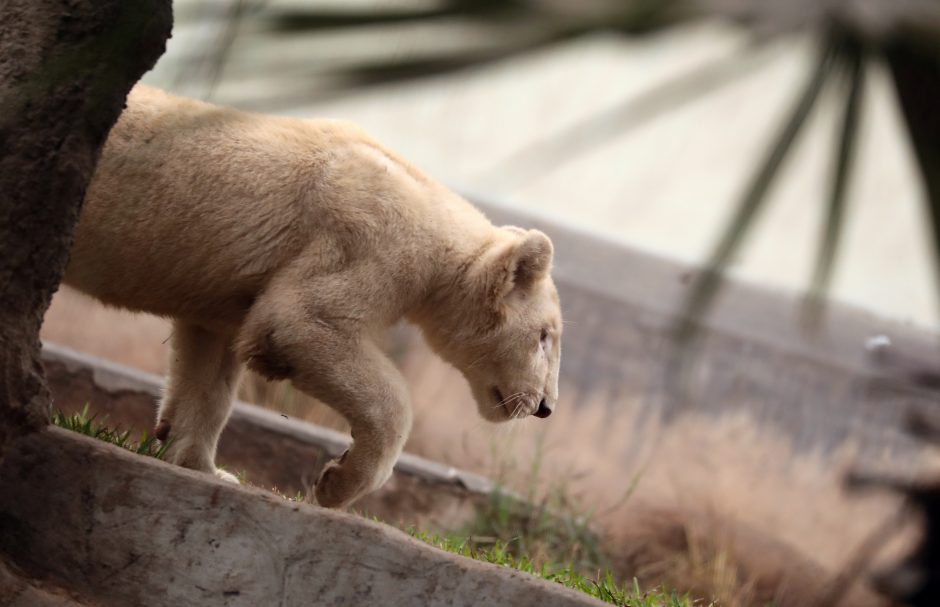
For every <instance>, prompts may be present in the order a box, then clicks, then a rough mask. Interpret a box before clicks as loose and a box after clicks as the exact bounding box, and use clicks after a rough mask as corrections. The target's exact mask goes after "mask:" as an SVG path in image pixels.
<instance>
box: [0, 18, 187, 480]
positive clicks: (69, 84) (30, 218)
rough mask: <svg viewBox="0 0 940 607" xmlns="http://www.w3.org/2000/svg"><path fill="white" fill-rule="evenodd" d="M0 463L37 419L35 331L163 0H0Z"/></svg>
mask: <svg viewBox="0 0 940 607" xmlns="http://www.w3.org/2000/svg"><path fill="white" fill-rule="evenodd" d="M0 16H2V18H0V461H2V458H3V454H4V452H5V451H6V448H7V447H8V446H9V444H10V442H11V440H12V439H13V438H15V437H16V436H18V435H21V434H26V433H29V432H31V431H32V430H35V429H36V428H39V427H42V426H43V425H44V423H45V421H46V419H47V417H48V404H49V393H48V391H47V389H46V386H45V383H44V380H43V374H42V367H41V365H40V362H39V349H40V345H39V327H40V324H41V323H42V317H43V314H44V313H45V311H46V309H47V308H48V306H49V302H50V300H51V298H52V294H53V293H54V292H55V290H56V288H57V287H58V284H59V281H60V279H61V277H62V272H63V270H64V268H65V264H66V261H67V259H68V251H69V248H70V245H71V242H72V232H73V228H74V226H75V223H76V221H77V219H78V214H79V210H80V208H81V202H82V198H83V197H84V194H85V188H86V186H87V185H88V181H89V179H90V178H91V174H92V171H93V169H94V166H95V163H96V162H97V159H98V156H99V154H100V151H101V147H102V145H103V144H104V141H105V138H106V137H107V134H108V131H109V130H110V129H111V126H112V125H113V124H114V122H115V121H116V120H117V117H118V115H119V114H120V112H121V110H122V109H123V107H124V102H125V99H126V97H127V93H128V91H129V90H130V88H131V87H132V86H133V84H134V83H135V82H136V81H137V80H138V79H139V78H140V76H141V75H142V74H143V73H144V72H146V71H147V70H149V69H150V68H151V67H153V64H154V63H155V62H156V60H157V58H158V57H160V55H161V54H163V51H164V48H165V44H166V40H167V38H169V35H170V29H171V27H172V22H173V15H172V8H171V3H170V0H134V1H133V2H128V1H127V0H72V1H69V2H65V1H56V0H0Z"/></svg>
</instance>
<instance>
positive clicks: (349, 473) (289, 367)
mask: <svg viewBox="0 0 940 607" xmlns="http://www.w3.org/2000/svg"><path fill="white" fill-rule="evenodd" d="M277 295H278V296H279V298H280V301H277V300H276V299H277V298H276V297H275V295H274V294H271V295H269V297H267V298H265V297H262V298H261V299H259V300H258V302H256V304H255V306H254V307H253V308H252V311H251V312H250V313H249V317H248V320H247V322H246V323H245V325H244V326H243V328H242V333H241V334H240V335H239V338H238V350H239V354H240V356H241V357H242V358H243V360H245V362H246V363H247V365H248V367H249V368H251V369H253V370H255V371H257V372H259V373H261V374H262V375H266V376H267V377H268V378H269V379H290V380H291V382H292V383H293V385H294V386H295V387H297V388H298V389H300V390H301V391H303V392H305V393H307V394H309V395H311V396H313V397H314V398H317V399H318V400H320V401H322V402H324V403H325V404H327V405H328V406H329V407H331V408H333V409H334V410H336V411H337V412H338V413H340V414H341V415H343V417H345V418H346V420H347V421H348V422H349V425H350V427H351V432H352V437H353V444H352V446H351V447H350V448H349V450H348V451H347V452H346V453H345V454H343V456H342V457H341V458H339V459H338V460H334V461H332V462H330V463H329V464H327V466H326V467H325V468H324V470H323V471H322V473H321V474H320V478H319V480H318V481H317V484H316V486H315V496H316V502H317V503H318V504H319V505H321V506H326V507H329V508H339V507H344V506H347V505H349V504H350V503H352V502H353V501H355V500H356V498H358V497H360V496H362V495H363V494H365V493H368V492H369V491H372V490H374V489H377V488H378V487H380V486H381V485H382V484H383V483H384V482H385V481H386V480H388V477H389V476H391V473H392V468H393V466H394V465H395V461H396V460H397V459H398V456H399V455H400V454H401V451H402V448H403V447H404V444H405V440H406V439H407V437H408V432H409V431H410V429H411V405H410V402H409V399H408V392H407V387H406V385H405V380H404V378H403V377H402V376H401V374H400V373H399V372H398V370H397V369H396V368H395V366H394V365H393V364H392V362H391V361H390V360H389V359H388V358H387V357H386V356H385V354H384V353H383V352H382V351H381V349H380V348H379V347H378V346H377V345H376V344H375V342H374V341H373V339H372V338H371V337H369V336H368V335H367V334H365V332H364V331H362V330H361V328H360V327H357V326H356V325H355V323H349V324H334V323H332V322H330V321H329V320H324V319H322V318H321V319H318V318H316V317H315V316H313V315H310V314H309V310H310V308H306V309H307V310H308V313H307V314H304V306H302V305H296V306H289V305H284V302H285V301H287V302H290V301H293V302H295V303H296V302H297V301H298V300H299V299H301V298H302V297H303V295H302V294H298V293H294V294H285V293H284V292H278V293H277ZM295 295H296V297H295ZM266 300H267V301H266Z"/></svg>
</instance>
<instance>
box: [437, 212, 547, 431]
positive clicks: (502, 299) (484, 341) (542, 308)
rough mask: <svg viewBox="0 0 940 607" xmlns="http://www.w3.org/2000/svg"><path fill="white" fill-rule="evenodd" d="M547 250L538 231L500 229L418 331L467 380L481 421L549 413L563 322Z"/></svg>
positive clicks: (541, 234) (495, 420)
mask: <svg viewBox="0 0 940 607" xmlns="http://www.w3.org/2000/svg"><path fill="white" fill-rule="evenodd" d="M552 253H553V249H552V242H551V240H549V238H548V236H546V235H545V234H543V233H542V232H539V231H538V230H528V231H526V230H523V229H521V228H516V227H504V228H502V229H500V230H499V236H498V238H496V240H495V242H493V243H490V244H489V245H488V246H487V247H486V249H485V250H484V251H483V252H482V254H481V255H480V256H479V257H478V258H477V259H475V260H474V261H473V262H472V263H471V264H470V266H469V267H467V269H466V273H465V275H463V276H462V277H461V280H458V281H457V282H455V284H454V292H453V293H451V294H450V296H449V297H448V298H447V300H448V302H449V305H445V306H443V307H444V309H441V310H438V311H437V313H436V314H435V316H436V317H437V320H436V322H434V323H433V325H434V326H433V328H432V329H431V330H426V331H425V334H426V336H427V337H428V340H429V342H430V343H431V346H432V347H433V348H434V349H435V350H436V351H437V352H438V353H439V354H440V355H441V356H442V357H443V358H444V359H445V360H447V361H448V362H450V363H451V364H452V365H454V366H455V367H457V369H459V370H460V371H461V372H462V373H463V375H464V377H466V379H467V381H468V382H469V384H470V387H471V389H472V390H473V395H474V398H475V399H476V402H477V408H478V409H479V411H480V414H481V415H482V416H483V417H484V418H485V419H487V420H490V421H494V422H500V421H507V420H511V419H517V418H521V417H524V416H527V415H535V416H536V417H542V418H544V417H548V416H549V415H551V413H552V410H553V409H554V408H555V403H556V402H557V400H558V367H559V363H560V361H561V331H562V323H561V307H560V304H559V300H558V292H557V291H556V290H555V284H554V283H553V282H552V279H551V276H550V275H549V271H550V269H551V264H552ZM454 306H459V307H460V309H459V310H454V309H449V310H448V309H446V308H448V307H451V308H452V307H454Z"/></svg>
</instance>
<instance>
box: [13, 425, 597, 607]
mask: <svg viewBox="0 0 940 607" xmlns="http://www.w3.org/2000/svg"><path fill="white" fill-rule="evenodd" d="M66 478H67V479H69V482H68V483H67V484H66V485H63V483H62V479H66ZM0 487H3V492H2V495H0V527H2V529H3V533H0V549H2V551H3V553H4V554H5V555H6V558H7V559H8V561H9V562H11V563H13V564H14V565H15V566H16V567H17V568H18V569H19V570H20V571H22V572H24V573H26V574H28V575H31V576H33V577H35V578H37V579H39V580H40V581H42V582H43V583H47V584H52V585H55V586H59V587H65V588H68V589H69V590H71V591H73V592H75V593H76V594H77V595H78V597H80V598H81V599H83V600H88V601H89V602H93V603H94V604H98V605H136V606H140V607H146V606H150V605H204V606H215V605H220V606H221V605H225V606H229V607H235V606H239V605H245V606H251V607H255V606H257V605H283V606H291V605H389V606H395V605H401V606H412V605H449V606H463V605H466V606H470V605H513V606H516V607H528V606H532V607H542V606H544V605H553V606H555V605H557V606H569V605H570V606H585V607H586V606H590V605H601V603H599V602H598V601H595V600H593V599H591V598H589V597H587V596H585V595H583V594H580V593H577V592H574V591H572V590H568V589H566V588H563V587H562V586H560V585H557V584H553V583H550V582H545V581H543V580H539V579H536V578H534V577H532V576H529V575H525V574H521V573H518V572H515V571H512V570H510V569H507V568H503V567H497V566H494V565H488V564H485V563H479V562H476V561H472V560H470V559H465V558H461V557H457V556H455V555H452V554H448V553H445V552H442V551H440V550H437V549H434V548H432V547H430V546H427V545H424V544H423V543H421V542H418V541H417V540H414V539H412V538H410V537H408V536H407V535H405V534H404V533H402V532H400V531H397V530H395V529H393V528H391V527H388V526H385V525H381V524H378V523H373V522H370V521H368V520H364V519H362V518H359V517H355V516H352V515H349V514H344V513H341V512H335V511H331V510H324V509H321V508H317V507H315V506H308V505H304V504H297V503H293V502H288V501H286V500H282V499H280V498H277V497H275V496H273V495H271V494H270V493H267V492H263V491H260V490H253V489H248V488H243V487H237V486H234V485H231V484H228V483H224V482H222V481H218V480H216V479H214V478H209V477H207V476H206V475H201V474H198V473H194V472H190V471H187V470H183V469H180V468H177V467H175V466H170V465H168V464H164V463H162V462H159V461H156V460H153V459H149V458H141V457H138V456H135V455H132V454H130V453H127V452H126V451H123V450H121V449H118V448H116V447H113V446H111V445H107V444H104V443H101V442H98V441H94V440H92V439H88V438H86V437H82V436H79V435H75V434H72V433H69V432H66V431H64V430H60V429H58V428H49V429H48V430H46V431H43V432H40V433H37V434H34V435H31V436H28V437H24V438H22V439H20V440H19V441H18V442H17V443H16V444H15V446H14V448H13V449H12V450H11V452H10V453H9V455H8V456H7V457H6V458H5V459H4V461H3V463H2V465H0Z"/></svg>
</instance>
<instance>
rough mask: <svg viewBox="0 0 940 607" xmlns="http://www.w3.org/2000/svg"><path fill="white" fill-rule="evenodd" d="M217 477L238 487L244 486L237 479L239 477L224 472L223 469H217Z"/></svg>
mask: <svg viewBox="0 0 940 607" xmlns="http://www.w3.org/2000/svg"><path fill="white" fill-rule="evenodd" d="M215 475H216V476H217V477H218V478H220V479H222V480H223V481H228V482H230V483H235V484H236V485H241V484H242V483H241V481H240V480H238V477H237V476H235V475H234V474H232V473H231V472H226V471H225V470H223V469H221V468H216V469H215Z"/></svg>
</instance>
